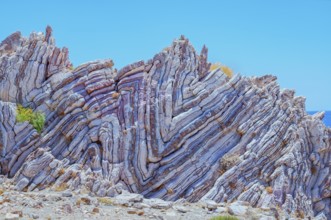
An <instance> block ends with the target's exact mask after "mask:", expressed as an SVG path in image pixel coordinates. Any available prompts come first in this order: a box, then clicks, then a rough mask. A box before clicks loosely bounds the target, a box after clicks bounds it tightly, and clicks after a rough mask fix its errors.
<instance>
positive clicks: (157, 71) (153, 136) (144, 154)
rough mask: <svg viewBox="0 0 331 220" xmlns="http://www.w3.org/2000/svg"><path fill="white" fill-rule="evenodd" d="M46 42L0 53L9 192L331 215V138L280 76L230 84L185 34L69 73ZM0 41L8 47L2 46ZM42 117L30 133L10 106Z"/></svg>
mask: <svg viewBox="0 0 331 220" xmlns="http://www.w3.org/2000/svg"><path fill="white" fill-rule="evenodd" d="M51 32H52V31H51V28H47V31H46V35H45V36H44V35H38V34H31V36H30V38H29V39H25V38H22V37H21V36H20V34H18V33H17V34H14V35H13V37H9V38H7V39H6V40H5V41H3V43H2V44H1V49H0V77H1V81H0V153H1V159H0V173H1V174H3V175H7V176H9V177H12V178H13V179H14V181H15V183H16V188H17V190H28V191H33V190H37V189H44V188H46V187H51V188H52V189H63V188H70V189H79V188H81V187H86V188H87V189H89V190H90V191H91V192H92V193H94V194H96V195H98V196H106V195H108V196H114V195H116V194H118V193H119V192H120V191H121V190H123V189H126V190H128V191H130V192H135V193H140V194H142V195H144V196H145V197H149V198H152V197H153V198H162V199H165V200H172V201H174V200H178V199H180V198H185V199H187V200H188V201H191V202H195V201H198V200H214V201H216V202H231V201H235V200H240V201H246V202H249V203H250V204H251V205H253V206H256V207H282V209H283V210H285V211H286V212H287V213H288V215H289V216H290V215H292V216H306V217H312V216H316V215H319V216H326V217H327V218H331V210H330V204H331V175H330V174H331V162H330V161H331V143H330V142H331V131H330V129H329V128H327V127H326V126H325V125H324V124H323V122H322V121H321V118H322V116H321V115H319V114H318V115H315V116H309V115H307V114H306V112H305V104H304V103H305V99H304V98H303V97H296V96H295V95H294V91H292V90H280V88H279V86H278V84H277V81H276V77H274V76H271V75H267V76H263V77H251V78H250V77H244V76H241V75H238V74H237V75H234V76H233V77H228V76H227V75H226V74H225V73H223V71H222V68H220V67H218V68H216V69H210V64H209V62H208V60H207V49H206V48H205V47H204V48H203V49H202V52H201V54H200V55H197V53H196V52H195V50H194V48H193V47H192V46H191V45H190V43H189V41H188V40H187V39H186V38H184V37H181V38H180V39H178V40H175V41H174V42H173V43H172V45H171V46H170V47H169V48H167V49H165V50H163V51H161V52H160V53H158V54H157V55H155V56H154V57H153V58H152V59H151V60H149V61H147V62H144V61H140V62H136V63H134V64H130V65H128V66H126V67H124V68H122V69H121V70H119V71H117V70H116V69H113V62H112V60H101V61H100V60H99V61H93V62H89V63H86V64H82V65H80V66H78V67H76V68H75V69H73V70H72V69H70V68H69V67H70V61H69V59H68V50H67V49H62V50H61V49H59V48H57V47H55V45H54V44H53V42H54V40H53V37H52V35H51ZM4 42H5V43H4ZM18 103H21V104H23V105H24V106H30V107H32V108H33V109H34V110H36V111H41V112H43V113H44V114H45V117H46V122H45V127H44V129H43V131H42V132H41V133H38V132H37V130H36V129H34V127H33V126H32V125H31V124H29V123H28V122H17V121H16V115H17V111H16V108H17V104H18Z"/></svg>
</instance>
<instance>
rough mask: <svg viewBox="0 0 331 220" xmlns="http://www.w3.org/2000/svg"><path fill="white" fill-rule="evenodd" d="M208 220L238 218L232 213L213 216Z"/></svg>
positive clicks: (231, 219) (232, 219)
mask: <svg viewBox="0 0 331 220" xmlns="http://www.w3.org/2000/svg"><path fill="white" fill-rule="evenodd" d="M210 220H239V218H237V217H235V216H232V215H224V216H216V217H213V218H211V219H210Z"/></svg>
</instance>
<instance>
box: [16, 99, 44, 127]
mask: <svg viewBox="0 0 331 220" xmlns="http://www.w3.org/2000/svg"><path fill="white" fill-rule="evenodd" d="M16 121H17V122H24V121H28V122H29V123H30V124H31V125H32V126H33V127H34V128H35V129H36V130H37V131H38V133H41V131H42V130H43V128H44V125H45V115H44V114H43V113H41V112H33V110H32V109H31V108H24V107H23V106H22V105H18V106H17V115H16Z"/></svg>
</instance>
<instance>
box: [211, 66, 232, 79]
mask: <svg viewBox="0 0 331 220" xmlns="http://www.w3.org/2000/svg"><path fill="white" fill-rule="evenodd" d="M216 69H221V70H222V72H223V73H224V74H225V75H226V76H227V77H229V78H231V77H232V76H233V71H232V70H231V69H230V68H229V67H227V66H225V65H222V64H220V63H213V64H212V65H211V66H210V68H209V71H213V70H216Z"/></svg>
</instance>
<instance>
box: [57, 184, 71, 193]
mask: <svg viewBox="0 0 331 220" xmlns="http://www.w3.org/2000/svg"><path fill="white" fill-rule="evenodd" d="M67 188H68V185H67V184H66V183H61V184H60V185H59V186H56V187H54V191H56V192H62V191H64V190H66V189H67Z"/></svg>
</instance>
